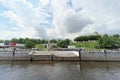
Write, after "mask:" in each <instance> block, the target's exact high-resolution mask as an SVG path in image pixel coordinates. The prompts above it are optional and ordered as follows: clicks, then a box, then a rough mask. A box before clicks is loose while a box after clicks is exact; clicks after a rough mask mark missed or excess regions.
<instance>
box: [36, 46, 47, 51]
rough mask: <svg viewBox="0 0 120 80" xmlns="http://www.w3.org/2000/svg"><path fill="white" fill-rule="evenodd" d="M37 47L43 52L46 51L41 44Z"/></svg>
mask: <svg viewBox="0 0 120 80" xmlns="http://www.w3.org/2000/svg"><path fill="white" fill-rule="evenodd" d="M35 47H36V48H37V49H39V50H41V51H44V50H45V47H44V46H42V45H40V44H36V45H35Z"/></svg>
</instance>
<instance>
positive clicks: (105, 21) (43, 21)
mask: <svg viewBox="0 0 120 80" xmlns="http://www.w3.org/2000/svg"><path fill="white" fill-rule="evenodd" d="M68 1H69V0H40V1H39V2H40V3H39V5H38V6H36V7H33V4H32V3H31V2H29V1H28V0H0V2H2V4H3V6H4V7H7V8H9V10H8V11H3V12H2V13H0V15H1V16H4V17H6V18H8V19H9V22H10V23H11V24H16V26H14V28H13V29H14V30H17V31H18V32H13V31H8V30H6V31H4V32H3V33H8V32H11V33H16V34H17V35H13V36H12V35H10V36H12V37H33V38H34V37H40V38H47V39H50V38H74V37H76V36H79V35H84V34H90V33H93V32H94V31H95V30H96V31H98V32H100V33H110V32H111V33H120V32H119V29H120V27H119V26H120V24H119V23H120V18H119V13H120V11H119V10H118V9H119V8H120V6H119V5H120V3H119V1H117V0H114V1H113V0H110V1H105V0H100V1H98V0H93V1H89V0H88V1H85V0H70V1H71V4H70V5H69V3H67V2H68ZM70 6H71V7H70ZM8 26H9V25H8ZM7 31H8V32H7ZM4 36H6V37H7V36H9V35H6V34H4Z"/></svg>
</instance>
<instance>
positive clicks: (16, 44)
mask: <svg viewBox="0 0 120 80" xmlns="http://www.w3.org/2000/svg"><path fill="white" fill-rule="evenodd" d="M9 47H16V48H24V47H25V45H24V44H19V43H0V48H9Z"/></svg>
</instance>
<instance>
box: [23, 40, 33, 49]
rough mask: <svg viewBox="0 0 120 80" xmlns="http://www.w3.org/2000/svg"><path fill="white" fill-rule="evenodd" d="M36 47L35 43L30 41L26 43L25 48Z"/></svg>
mask: <svg viewBox="0 0 120 80" xmlns="http://www.w3.org/2000/svg"><path fill="white" fill-rule="evenodd" d="M34 47H35V43H34V42H32V41H30V40H28V41H26V42H25V48H34Z"/></svg>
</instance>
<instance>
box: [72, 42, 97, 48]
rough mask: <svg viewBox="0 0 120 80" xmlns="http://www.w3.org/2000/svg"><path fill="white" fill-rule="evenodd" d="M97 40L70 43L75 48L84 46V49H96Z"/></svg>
mask: <svg viewBox="0 0 120 80" xmlns="http://www.w3.org/2000/svg"><path fill="white" fill-rule="evenodd" d="M97 44H98V43H97V42H96V41H95V42H74V43H71V45H74V46H75V47H77V48H84V49H97V48H96V46H97Z"/></svg>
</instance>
